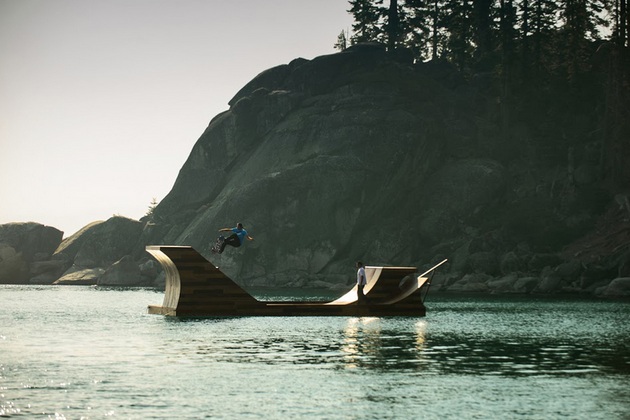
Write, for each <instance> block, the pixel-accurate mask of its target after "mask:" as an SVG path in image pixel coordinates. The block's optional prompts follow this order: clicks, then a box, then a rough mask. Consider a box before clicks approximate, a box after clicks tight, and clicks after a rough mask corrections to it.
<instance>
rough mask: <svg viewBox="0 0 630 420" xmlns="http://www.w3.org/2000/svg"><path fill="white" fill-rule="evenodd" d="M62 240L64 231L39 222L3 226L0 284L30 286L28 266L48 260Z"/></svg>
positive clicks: (0, 249) (0, 227) (0, 235)
mask: <svg viewBox="0 0 630 420" xmlns="http://www.w3.org/2000/svg"><path fill="white" fill-rule="evenodd" d="M62 237H63V232H62V231H60V230H58V229H56V228H54V227H50V226H45V225H42V224H39V223H33V222H28V223H8V224H3V225H0V283H27V282H28V281H29V279H30V278H31V275H30V271H31V269H29V266H30V265H31V264H33V263H36V262H38V261H42V260H46V259H48V258H49V257H50V255H51V254H52V253H53V251H54V250H55V249H56V248H57V246H58V245H59V244H60V243H61V239H62Z"/></svg>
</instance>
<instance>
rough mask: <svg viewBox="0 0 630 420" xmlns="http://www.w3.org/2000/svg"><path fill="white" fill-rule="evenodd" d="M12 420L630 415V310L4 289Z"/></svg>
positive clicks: (6, 413) (606, 305)
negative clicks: (277, 307)
mask: <svg viewBox="0 0 630 420" xmlns="http://www.w3.org/2000/svg"><path fill="white" fill-rule="evenodd" d="M0 297H1V300H0V302H1V303H0V417H9V418H14V417H15V418H26V419H31V418H33V419H40V418H41V419H47V418H53V419H82V418H83V419H88V418H89V419H101V418H119V419H199V418H218V419H241V418H244V419H249V418H251V419H256V418H280V417H282V418H292V419H295V418H325V419H387V418H396V419H410V418H423V419H493V418H495V419H554V418H558V419H560V418H562V419H567V418H570V419H628V418H630V304H628V303H623V302H601V301H582V300H557V299H556V300H551V299H544V300H540V299H539V300H533V301H532V300H526V299H523V298H481V297H455V296H451V297H446V296H440V295H438V294H434V295H429V299H428V300H427V307H428V311H427V317H425V318H380V319H379V318H354V317H339V318H336V317H313V318H309V317H297V318H290V317H281V318H268V317H241V318H205V319H199V318H197V319H174V318H166V317H163V316H158V315H148V314H147V313H146V307H147V305H149V304H161V303H162V299H163V293H159V292H155V291H152V290H114V289H102V288H94V287H72V286H57V287H55V286H45V287H44V286H0Z"/></svg>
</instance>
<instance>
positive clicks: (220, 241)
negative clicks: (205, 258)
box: [210, 235, 225, 254]
mask: <svg viewBox="0 0 630 420" xmlns="http://www.w3.org/2000/svg"><path fill="white" fill-rule="evenodd" d="M223 242H225V237H224V236H223V235H220V236H219V237H218V238H217V240H216V242H215V243H214V245H212V248H210V252H212V253H213V254H220V253H221V246H222V245H223Z"/></svg>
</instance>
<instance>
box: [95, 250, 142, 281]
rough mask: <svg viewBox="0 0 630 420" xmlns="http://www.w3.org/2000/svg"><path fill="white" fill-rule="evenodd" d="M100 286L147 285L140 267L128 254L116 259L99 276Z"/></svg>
mask: <svg viewBox="0 0 630 420" xmlns="http://www.w3.org/2000/svg"><path fill="white" fill-rule="evenodd" d="M97 284H98V285H99V286H119V287H121V286H124V287H128V286H146V285H147V283H145V282H144V281H143V278H142V275H141V272H140V267H139V266H138V264H136V263H135V262H134V261H133V259H132V258H131V257H130V256H129V255H127V256H124V257H122V258H121V259H120V260H118V261H116V262H115V263H114V264H112V265H111V266H110V267H109V268H107V269H106V270H105V272H104V273H103V274H102V275H101V276H100V277H99V278H98V281H97Z"/></svg>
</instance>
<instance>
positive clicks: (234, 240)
mask: <svg viewBox="0 0 630 420" xmlns="http://www.w3.org/2000/svg"><path fill="white" fill-rule="evenodd" d="M219 232H232V234H231V235H230V236H228V237H227V238H224V237H223V235H221V236H219V238H218V239H217V242H216V244H215V245H214V246H213V247H212V252H214V253H218V254H221V253H223V250H224V249H225V247H226V246H227V245H230V246H233V247H235V248H238V247H239V246H241V245H242V244H243V241H245V238H247V239H248V240H250V241H253V240H254V238H252V237H251V236H249V235H248V234H247V231H246V230H245V229H243V224H241V223H237V224H236V227H235V228H223V229H219Z"/></svg>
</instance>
